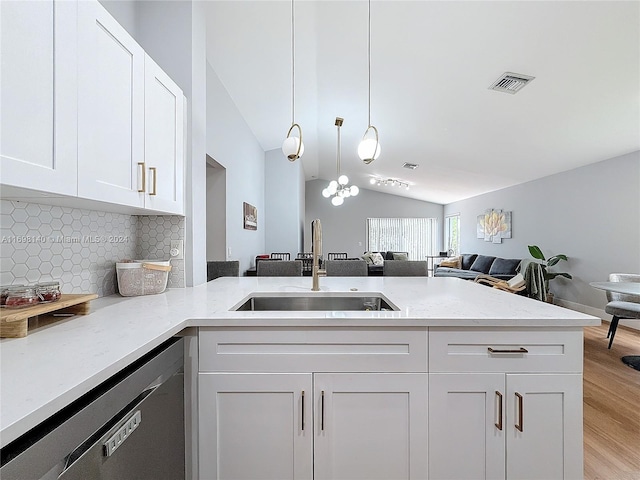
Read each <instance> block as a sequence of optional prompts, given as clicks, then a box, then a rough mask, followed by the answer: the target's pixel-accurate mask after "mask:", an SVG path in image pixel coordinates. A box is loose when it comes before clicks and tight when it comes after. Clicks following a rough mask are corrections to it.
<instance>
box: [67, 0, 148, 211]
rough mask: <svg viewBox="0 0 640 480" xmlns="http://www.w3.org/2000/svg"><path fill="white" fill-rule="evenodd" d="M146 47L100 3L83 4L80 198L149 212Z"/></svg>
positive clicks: (80, 5)
mask: <svg viewBox="0 0 640 480" xmlns="http://www.w3.org/2000/svg"><path fill="white" fill-rule="evenodd" d="M144 68H145V53H144V50H143V49H142V47H140V45H138V44H137V43H136V42H135V40H134V39H133V38H132V37H131V36H130V35H129V34H128V33H127V31H126V30H125V29H124V28H123V27H122V26H120V24H118V22H116V21H115V20H114V19H113V17H112V16H111V15H109V13H108V12H107V11H106V10H105V9H104V8H103V7H102V6H101V5H100V4H99V3H98V2H97V1H82V2H79V3H78V196H80V197H83V198H89V199H93V200H100V201H104V202H113V203H118V204H120V205H129V206H132V207H144V204H145V194H144V182H143V179H144V176H145V172H144V106H145V105H144V83H145V82H144Z"/></svg>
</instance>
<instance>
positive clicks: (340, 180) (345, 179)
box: [338, 175, 349, 185]
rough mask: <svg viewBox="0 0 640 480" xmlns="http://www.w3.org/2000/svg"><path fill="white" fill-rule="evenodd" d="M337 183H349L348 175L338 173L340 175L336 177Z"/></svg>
mask: <svg viewBox="0 0 640 480" xmlns="http://www.w3.org/2000/svg"><path fill="white" fill-rule="evenodd" d="M338 183H339V184H340V185H346V184H347V183H349V177H347V176H346V175H340V177H338Z"/></svg>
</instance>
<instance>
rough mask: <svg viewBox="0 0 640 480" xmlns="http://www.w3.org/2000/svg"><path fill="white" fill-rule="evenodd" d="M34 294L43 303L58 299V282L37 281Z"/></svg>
mask: <svg viewBox="0 0 640 480" xmlns="http://www.w3.org/2000/svg"><path fill="white" fill-rule="evenodd" d="M36 294H37V295H38V297H39V298H40V301H41V302H43V303H45V302H55V301H56V300H60V296H61V294H60V282H44V283H38V284H37V285H36Z"/></svg>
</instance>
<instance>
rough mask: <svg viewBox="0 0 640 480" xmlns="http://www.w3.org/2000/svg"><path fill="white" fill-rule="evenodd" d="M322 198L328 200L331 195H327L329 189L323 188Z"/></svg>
mask: <svg viewBox="0 0 640 480" xmlns="http://www.w3.org/2000/svg"><path fill="white" fill-rule="evenodd" d="M322 196H323V197H324V198H329V197H330V196H331V194H330V193H329V189H328V188H325V189H324V190H322Z"/></svg>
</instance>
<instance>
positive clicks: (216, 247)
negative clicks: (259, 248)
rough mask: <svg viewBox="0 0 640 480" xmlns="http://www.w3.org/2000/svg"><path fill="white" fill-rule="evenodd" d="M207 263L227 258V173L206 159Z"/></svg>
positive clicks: (210, 159) (215, 163) (217, 164)
mask: <svg viewBox="0 0 640 480" xmlns="http://www.w3.org/2000/svg"><path fill="white" fill-rule="evenodd" d="M206 211H207V261H209V260H225V259H226V258H227V221H226V218H227V172H226V170H225V169H224V167H223V166H222V165H220V164H219V163H218V162H216V161H215V160H213V159H212V158H210V157H209V158H208V159H207V205H206Z"/></svg>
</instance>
